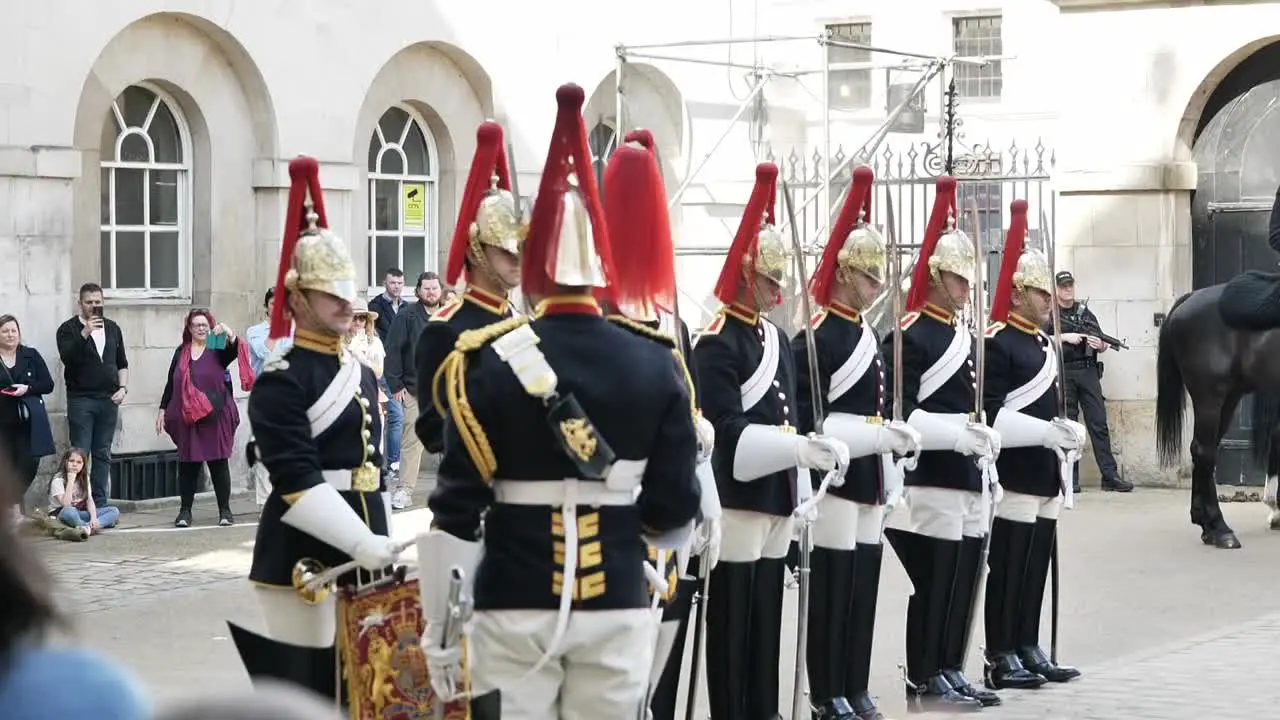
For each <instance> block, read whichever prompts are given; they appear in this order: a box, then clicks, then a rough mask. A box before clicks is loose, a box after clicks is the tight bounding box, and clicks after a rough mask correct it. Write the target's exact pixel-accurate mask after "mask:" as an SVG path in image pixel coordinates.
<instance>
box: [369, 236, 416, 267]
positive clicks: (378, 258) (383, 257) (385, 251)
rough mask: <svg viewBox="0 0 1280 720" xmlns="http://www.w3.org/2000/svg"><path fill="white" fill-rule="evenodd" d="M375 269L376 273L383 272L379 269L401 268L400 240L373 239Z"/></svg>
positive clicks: (389, 238)
mask: <svg viewBox="0 0 1280 720" xmlns="http://www.w3.org/2000/svg"><path fill="white" fill-rule="evenodd" d="M373 267H374V268H375V270H374V271H375V272H382V270H381V269H379V268H389V267H400V238H398V237H376V238H374V239H373ZM406 274H408V273H407V272H406Z"/></svg>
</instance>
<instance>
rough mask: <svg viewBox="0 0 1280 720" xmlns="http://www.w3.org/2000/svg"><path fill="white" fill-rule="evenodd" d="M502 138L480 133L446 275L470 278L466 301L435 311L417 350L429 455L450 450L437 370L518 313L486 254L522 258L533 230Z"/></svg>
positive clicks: (496, 132) (450, 279) (489, 126)
mask: <svg viewBox="0 0 1280 720" xmlns="http://www.w3.org/2000/svg"><path fill="white" fill-rule="evenodd" d="M502 137H503V133H502V126H501V125H498V124H497V123H495V122H493V121H485V122H483V123H481V124H480V127H479V128H478V129H477V130H476V152H475V156H474V157H473V158H472V161H471V171H470V172H469V174H468V176H467V185H466V187H465V188H464V190H463V193H462V204H461V207H460V209H459V211H458V222H457V224H456V225H455V226H454V232H453V240H452V242H451V243H450V245H449V256H448V259H447V260H446V262H445V274H444V275H445V276H444V281H445V284H446V285H449V286H454V285H456V284H457V283H458V282H459V281H460V280H462V278H463V276H464V274H465V276H466V278H467V280H468V281H469V284H468V286H467V289H466V290H465V291H464V292H463V293H462V295H461V296H460V297H457V298H454V299H453V300H450V301H449V302H447V303H445V305H444V306H443V307H441V308H440V309H439V310H437V311H435V312H434V313H432V315H431V318H430V320H429V321H428V322H427V325H426V327H424V328H423V329H422V334H421V335H420V336H419V337H418V342H417V344H416V345H415V349H414V365H415V366H416V367H417V371H418V375H417V377H418V387H419V389H420V391H421V393H422V397H419V398H418V407H419V408H421V409H420V411H419V413H418V418H417V421H416V423H415V426H414V429H415V430H416V431H417V433H418V438H419V439H420V440H422V445H423V447H425V448H426V449H427V452H429V453H438V452H441V451H442V450H443V449H444V448H443V446H442V441H443V437H444V436H443V430H444V418H443V417H442V416H441V415H440V412H439V410H437V408H436V402H435V401H436V400H439V398H432V397H431V388H432V387H433V384H432V378H434V377H435V374H436V370H438V369H439V368H440V365H441V363H443V362H444V359H445V357H446V356H448V354H449V353H450V352H452V351H453V346H454V343H456V342H457V341H458V336H459V335H461V334H462V333H464V332H466V331H468V330H478V329H479V328H482V327H484V326H486V325H491V324H493V323H495V322H499V321H501V320H505V319H507V318H509V317H511V315H512V309H511V303H510V302H509V301H508V298H507V296H506V291H509V290H511V289H512V288H509V287H506V285H505V283H504V282H503V280H502V278H501V277H499V276H498V275H497V273H495V272H494V271H493V269H492V268H490V267H489V263H488V261H487V260H486V255H485V248H486V247H491V248H495V249H497V250H501V251H503V252H505V253H508V254H510V255H513V256H517V257H518V256H519V255H520V245H521V243H523V242H524V236H525V232H526V231H527V230H528V227H527V225H526V223H525V222H524V220H523V219H522V218H521V217H520V213H519V211H518V210H517V209H516V202H515V196H513V195H512V194H511V172H510V169H509V166H508V159H507V155H506V149H505V147H504V145H503V141H502ZM476 278H485V280H486V282H487V284H489V285H491V286H493V287H495V288H502V290H503V292H502V293H500V294H499V293H496V292H490V291H488V290H485V289H483V288H481V287H479V286H478V285H477V284H476Z"/></svg>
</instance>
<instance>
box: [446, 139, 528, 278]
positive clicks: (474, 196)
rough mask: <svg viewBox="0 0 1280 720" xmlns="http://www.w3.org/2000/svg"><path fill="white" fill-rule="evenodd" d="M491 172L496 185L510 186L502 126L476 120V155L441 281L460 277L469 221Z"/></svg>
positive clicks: (508, 187)
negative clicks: (477, 125) (477, 123)
mask: <svg viewBox="0 0 1280 720" xmlns="http://www.w3.org/2000/svg"><path fill="white" fill-rule="evenodd" d="M494 175H497V176H498V187H500V188H502V189H504V190H510V189H511V177H510V173H509V172H508V171H507V153H506V151H505V149H504V148H503V146H502V126H501V125H499V124H498V123H495V122H488V121H486V122H483V123H480V127H479V128H478V129H477V130H476V154H475V156H473V157H472V158H471V172H470V173H469V174H468V175H467V186H466V188H465V189H464V190H463V191H462V205H461V206H460V207H459V208H458V223H457V225H455V226H454V228H453V241H452V242H451V243H450V244H449V260H448V262H446V263H445V270H444V281H445V283H446V284H448V285H454V284H456V283H457V282H458V279H459V278H460V277H462V271H463V269H464V268H465V267H466V261H467V248H468V246H469V245H470V241H471V223H473V222H475V219H476V213H477V212H478V211H479V210H480V201H481V200H484V196H485V194H486V193H488V192H489V179H490V178H491V177H493V176H494Z"/></svg>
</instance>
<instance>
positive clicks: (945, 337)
mask: <svg viewBox="0 0 1280 720" xmlns="http://www.w3.org/2000/svg"><path fill="white" fill-rule="evenodd" d="M955 333H956V328H955V315H954V314H952V313H951V312H950V311H948V310H945V309H943V308H940V307H938V306H936V305H932V304H930V305H926V306H925V307H924V309H923V310H922V311H921V312H919V313H910V314H908V315H907V316H906V317H904V318H903V319H902V418H903V419H904V420H909V419H910V418H911V413H912V412H914V411H915V410H916V409H917V408H919V409H920V410H924V411H925V412H931V413H938V414H948V415H954V414H958V413H964V414H967V415H969V416H970V417H973V414H974V411H975V404H974V394H975V393H976V392H977V387H976V383H975V382H974V381H975V379H976V377H977V373H976V372H975V371H974V361H973V353H974V348H975V347H976V345H975V344H974V342H973V341H970V345H969V356H968V358H967V359H966V360H965V362H963V363H961V364H960V367H959V369H958V370H956V372H955V373H954V374H953V375H952V376H951V377H949V378H947V380H946V382H945V383H943V385H942V387H940V388H938V390H936V391H935V392H934V393H933V394H932V395H930V396H929V397H928V398H926V399H925V400H924V402H919V401H918V400H917V398H918V396H919V393H920V380H921V377H922V376H923V375H924V373H925V371H927V370H928V369H929V368H931V367H933V365H934V363H936V362H938V360H940V359H941V358H942V357H943V355H944V354H945V353H946V351H947V348H948V347H949V346H950V345H951V340H952V338H954V337H955ZM895 336H896V333H889V335H888V336H887V337H885V339H884V356H885V357H893V343H894V337H895ZM885 375H886V381H885V382H886V384H887V385H888V386H889V387H893V367H892V365H890V366H888V368H887V372H886V373H885ZM889 402H890V404H892V399H891V400H890V401H889ZM905 483H906V485H907V486H924V487H938V488H949V489H952V490H967V491H969V492H982V476H981V473H979V471H978V465H977V462H976V461H975V459H974V458H972V457H966V456H964V455H961V454H960V453H958V452H953V451H951V450H930V451H926V452H922V453H920V461H919V463H918V464H917V465H916V469H915V470H913V471H908V472H907V473H906V479H905Z"/></svg>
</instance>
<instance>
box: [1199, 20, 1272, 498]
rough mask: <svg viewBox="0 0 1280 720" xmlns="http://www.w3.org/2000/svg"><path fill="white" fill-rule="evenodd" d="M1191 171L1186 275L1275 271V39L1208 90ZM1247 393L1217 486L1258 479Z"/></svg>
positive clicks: (1227, 440) (1226, 276)
mask: <svg viewBox="0 0 1280 720" xmlns="http://www.w3.org/2000/svg"><path fill="white" fill-rule="evenodd" d="M1193 147H1194V149H1193V153H1194V157H1195V161H1196V166H1197V169H1198V172H1199V177H1198V179H1197V181H1196V190H1195V192H1194V193H1193V194H1192V197H1191V260H1192V271H1191V280H1192V285H1193V287H1195V288H1202V287H1207V286H1209V285H1216V284H1218V283H1224V282H1226V281H1228V280H1230V279H1231V278H1233V277H1235V276H1236V275H1238V274H1240V273H1242V272H1244V271H1246V270H1267V271H1275V270H1276V260H1277V257H1276V254H1275V253H1274V252H1272V250H1271V248H1270V246H1269V245H1268V244H1267V233H1268V225H1269V220H1270V216H1271V206H1272V203H1274V202H1275V198H1276V191H1277V186H1280V166H1277V160H1278V159H1280V43H1275V44H1272V45H1269V46H1267V47H1265V48H1263V49H1262V50H1259V51H1258V52H1257V53H1255V54H1254V55H1252V56H1251V57H1250V58H1249V59H1247V60H1245V61H1244V62H1243V63H1241V64H1240V65H1239V66H1238V67H1237V68H1236V69H1235V70H1233V71H1232V72H1231V73H1230V74H1229V75H1228V76H1227V77H1226V78H1225V79H1224V80H1223V82H1222V83H1221V84H1220V85H1219V86H1218V88H1217V90H1215V91H1214V93H1213V95H1212V96H1210V98H1209V102H1208V103H1207V105H1206V107H1205V111H1204V114H1203V115H1202V117H1201V118H1200V123H1199V127H1198V128H1197V129H1196V138H1195V141H1194V146H1193ZM1251 426H1252V418H1251V417H1250V414H1249V398H1247V397H1246V398H1245V399H1244V400H1242V401H1241V403H1240V409H1239V410H1238V411H1237V412H1236V417H1235V419H1234V420H1233V421H1232V423H1231V426H1230V428H1229V429H1228V430H1227V433H1226V435H1225V436H1224V437H1223V439H1222V445H1221V446H1220V449H1219V453H1218V463H1217V483H1218V484H1219V485H1262V484H1263V483H1264V481H1265V480H1266V472H1265V468H1259V467H1257V466H1256V465H1255V464H1254V463H1253V461H1252V458H1251V457H1250V448H1251V445H1250V442H1249V432H1250V430H1251Z"/></svg>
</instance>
